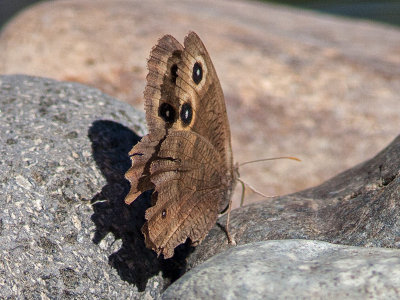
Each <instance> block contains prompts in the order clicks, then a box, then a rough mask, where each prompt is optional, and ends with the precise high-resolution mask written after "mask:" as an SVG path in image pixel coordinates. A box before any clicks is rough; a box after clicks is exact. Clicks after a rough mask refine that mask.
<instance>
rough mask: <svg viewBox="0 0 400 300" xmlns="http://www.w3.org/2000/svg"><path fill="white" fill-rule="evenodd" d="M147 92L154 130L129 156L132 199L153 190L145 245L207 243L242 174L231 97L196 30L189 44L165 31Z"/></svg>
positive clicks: (166, 251)
mask: <svg viewBox="0 0 400 300" xmlns="http://www.w3.org/2000/svg"><path fill="white" fill-rule="evenodd" d="M148 69H149V73H148V75H147V86H146V89H145V91H144V97H145V110H146V120H147V125H148V128H149V134H147V135H146V136H144V137H143V138H142V140H141V141H140V142H139V143H138V144H136V145H135V146H134V147H133V148H132V150H131V151H130V152H129V155H130V157H131V160H132V167H131V168H130V169H129V170H128V172H127V173H126V175H125V176H126V178H127V179H128V180H129V181H130V183H131V189H130V192H129V194H128V195H127V197H126V199H125V202H126V203H127V204H130V203H132V202H133V201H134V200H135V199H136V198H137V197H138V196H139V195H140V194H141V193H143V192H145V191H147V190H151V189H154V192H153V194H152V206H151V207H150V208H148V209H147V211H146V214H145V218H146V223H145V224H144V225H143V227H142V232H143V234H144V236H145V243H146V246H147V247H148V248H151V249H153V250H154V251H155V252H156V253H157V254H158V255H160V254H163V255H164V258H170V257H172V256H173V254H174V249H175V247H176V246H178V245H179V244H181V243H184V242H185V241H186V240H187V238H189V239H190V240H191V242H192V244H194V245H196V244H198V243H200V242H201V241H202V240H203V238H204V237H205V236H206V234H207V233H208V231H209V230H210V229H211V227H212V226H213V225H214V224H215V222H216V220H217V216H218V214H219V213H220V212H221V211H223V210H224V209H226V207H227V206H228V205H229V203H230V198H231V194H232V191H233V189H234V186H235V183H236V179H237V167H235V166H234V165H233V158H232V149H231V136H230V129H229V123H228V117H227V114H226V108H225V100H224V95H223V92H222V88H221V85H220V83H219V80H218V77H217V74H216V72H215V69H214V66H213V64H212V62H211V59H210V56H209V55H208V52H207V50H206V48H205V47H204V45H203V43H202V42H201V40H200V38H199V37H198V36H197V34H196V33H194V32H190V33H189V34H188V36H187V37H186V38H185V41H184V46H182V45H181V44H180V43H179V42H178V41H177V40H176V39H175V38H174V37H172V36H170V35H165V36H164V37H162V38H161V39H160V40H159V41H158V43H157V45H155V46H154V47H153V49H152V50H151V53H150V58H149V60H148Z"/></svg>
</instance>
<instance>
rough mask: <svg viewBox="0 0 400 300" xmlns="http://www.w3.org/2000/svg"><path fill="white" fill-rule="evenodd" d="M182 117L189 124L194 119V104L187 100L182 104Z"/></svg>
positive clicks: (183, 121)
mask: <svg viewBox="0 0 400 300" xmlns="http://www.w3.org/2000/svg"><path fill="white" fill-rule="evenodd" d="M180 117H181V120H182V123H183V124H184V125H189V124H190V122H191V121H192V117H193V111H192V105H191V104H190V103H189V102H186V103H184V104H183V105H182V108H181V113H180Z"/></svg>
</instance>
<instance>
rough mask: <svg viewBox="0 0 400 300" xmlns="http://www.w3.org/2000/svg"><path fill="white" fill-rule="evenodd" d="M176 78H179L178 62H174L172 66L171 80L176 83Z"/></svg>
mask: <svg viewBox="0 0 400 300" xmlns="http://www.w3.org/2000/svg"><path fill="white" fill-rule="evenodd" d="M176 78H178V66H177V64H174V65H172V67H171V81H172V82H173V83H176Z"/></svg>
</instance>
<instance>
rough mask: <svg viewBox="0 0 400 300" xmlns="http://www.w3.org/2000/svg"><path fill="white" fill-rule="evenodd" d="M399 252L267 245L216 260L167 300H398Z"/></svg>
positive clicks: (247, 247) (171, 291)
mask: <svg viewBox="0 0 400 300" xmlns="http://www.w3.org/2000/svg"><path fill="white" fill-rule="evenodd" d="M399 270H400V250H397V249H382V248H368V249H367V248H360V247H349V246H340V245H333V244H329V243H325V242H318V241H309V240H285V241H268V242H258V243H252V244H247V245H244V246H238V247H235V248H232V249H229V250H227V251H225V252H224V253H221V254H219V255H216V256H214V257H212V258H211V259H209V260H208V261H206V262H205V263H204V264H202V265H201V266H199V267H197V268H195V269H193V270H191V271H189V272H188V273H186V274H185V275H183V276H182V277H181V278H180V279H179V280H178V281H176V282H175V283H173V284H172V285H171V286H170V287H169V288H168V289H167V290H166V291H165V292H164V294H163V299H310V298H311V299H349V298H350V299H367V298H368V299H371V298H375V299H383V298H384V299H398V298H399V297H400V271H399Z"/></svg>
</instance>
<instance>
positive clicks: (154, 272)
mask: <svg viewBox="0 0 400 300" xmlns="http://www.w3.org/2000/svg"><path fill="white" fill-rule="evenodd" d="M0 112H1V116H2V118H1V119H0V142H1V144H2V145H3V147H2V148H1V149H0V167H1V171H2V172H1V173H0V257H1V263H0V274H1V276H0V294H1V295H2V297H17V298H39V297H42V298H43V297H44V298H46V297H48V298H68V297H69V298H158V297H160V296H161V295H162V291H163V290H165V288H167V287H168V286H169V285H170V283H171V282H173V281H174V280H176V279H178V278H179V277H181V275H182V274H183V273H184V272H185V271H186V270H189V269H193V268H194V267H195V266H198V265H199V264H201V263H203V262H204V261H206V260H208V259H210V258H211V259H212V260H210V263H211V264H213V259H217V261H218V259H221V257H222V259H225V258H224V257H225V256H226V255H227V256H228V257H230V255H234V256H235V255H238V254H237V253H242V252H240V251H242V249H247V250H244V252H243V253H247V255H245V256H246V257H248V259H252V260H251V261H252V262H255V261H256V260H255V258H256V255H253V254H252V251H253V252H257V251H258V249H259V247H261V248H263V249H264V247H266V249H267V248H268V247H270V246H269V245H275V246H272V250H268V251H275V250H274V249H278V253H279V255H281V258H280V259H283V257H284V256H283V254H282V252H283V251H281V250H279V249H287V250H286V253H287V255H289V258H290V257H292V256H290V253H292V252H293V250H290V249H293V248H296V247H297V248H298V247H300V246H299V244H301V245H302V246H301V247H302V249H307V251H306V250H304V251H300V252H304V253H302V255H303V256H299V257H300V258H301V259H305V258H307V253H310V256H311V257H314V258H315V257H316V256H312V255H313V253H314V254H315V253H317V254H318V251H319V250H318V249H323V251H325V253H326V257H325V259H329V257H331V260H330V263H332V264H334V263H335V266H337V264H338V263H341V264H343V260H344V259H345V258H346V257H347V256H349V255H350V254H351V253H353V252H352V251H353V250H354V249H356V250H354V251H355V252H354V253H363V254H360V255H363V256H362V257H363V260H362V261H361V262H360V264H358V265H355V266H354V265H353V267H354V268H353V267H352V266H349V269H345V270H344V271H343V273H342V274H343V276H344V277H345V276H347V275H346V274H349V272H350V274H353V273H352V272H355V270H356V268H357V267H360V268H361V267H362V272H361V273H362V274H363V276H364V277H362V278H367V274H369V273H368V272H372V274H374V273H373V272H374V271H376V270H381V269H382V268H386V270H387V272H384V271H382V272H381V271H379V272H381V273H382V275H380V276H379V277H376V278H375V277H374V278H373V279H371V280H372V281H368V282H367V281H365V282H366V283H365V284H368V285H369V284H372V286H373V287H375V286H376V287H378V286H380V285H382V284H383V283H384V284H386V285H385V287H389V288H390V289H388V290H387V293H386V294H383V296H384V297H391V296H392V294H393V295H397V294H396V293H398V281H396V280H397V278H398V276H394V275H395V269H394V268H395V267H396V266H397V268H398V260H393V257H394V255H395V254H394V253H396V255H398V256H397V257H399V254H398V252H397V251H395V250H390V251H389V250H385V249H362V248H353V247H342V246H334V245H328V246H327V244H325V243H319V242H315V241H297V242H293V241H292V242H285V241H279V242H271V243H272V244H269V243H260V244H251V245H248V246H244V245H245V244H250V243H253V242H259V241H266V240H273V239H274V240H277V239H282V240H283V239H310V240H311V239H314V240H320V241H328V242H333V243H338V244H346V245H356V246H363V247H371V246H378V247H391V248H399V246H400V240H399V230H400V228H399V225H400V222H399V218H400V217H399V216H400V213H399V209H398V207H397V206H396V204H397V202H398V199H399V198H400V197H399V178H398V169H399V165H400V155H399V149H400V137H398V138H397V139H395V140H394V141H393V142H392V144H391V145H389V146H388V147H387V148H386V149H384V150H383V151H382V152H380V153H379V154H378V155H377V156H376V157H375V158H373V159H371V160H369V161H366V162H365V163H362V164H360V165H358V166H355V167H354V168H352V169H350V170H348V171H346V172H344V173H342V174H339V175H338V176H337V177H335V178H332V179H331V180H329V181H327V182H325V183H324V184H322V185H320V186H318V187H315V188H312V189H309V190H305V191H302V192H299V193H296V194H292V195H288V196H284V197H280V198H275V199H272V200H267V201H265V202H263V203H258V204H253V205H249V206H246V207H242V208H240V209H237V210H234V211H232V214H231V223H230V232H231V234H233V236H234V238H235V240H236V242H237V243H238V245H242V246H244V248H242V246H238V247H237V248H236V247H235V248H233V249H228V248H230V247H231V246H229V247H228V245H227V243H226V242H227V239H226V235H225V233H224V231H223V230H222V229H221V226H220V225H218V224H217V225H216V226H215V227H214V228H213V229H212V230H211V231H210V233H209V234H208V236H207V237H206V239H205V240H204V241H203V242H202V244H200V245H199V246H198V247H196V248H195V249H193V248H192V247H190V245H189V243H186V244H184V245H181V246H179V247H178V248H177V249H176V250H175V256H174V257H173V258H172V259H168V260H163V259H162V258H157V257H156V255H155V253H154V252H153V251H151V250H149V249H146V248H145V245H144V241H143V235H142V234H141V232H140V228H141V227H142V225H143V223H144V212H145V210H146V209H147V208H148V207H149V205H150V197H149V193H144V194H143V195H142V196H141V197H140V198H138V199H137V200H135V201H134V203H133V204H132V205H130V206H127V205H125V203H124V198H125V196H126V194H127V192H128V189H129V185H128V182H127V181H126V180H125V179H124V173H125V172H126V170H127V169H128V168H129V167H130V160H129V157H128V155H127V153H128V151H129V150H130V149H131V147H132V146H133V145H134V144H135V143H136V142H137V141H138V140H139V138H140V136H141V135H143V134H144V133H145V130H144V125H143V124H144V118H143V114H141V113H138V112H137V111H135V110H134V109H133V108H132V107H131V106H129V105H127V104H124V103H121V102H119V101H117V100H114V99H113V98H111V97H109V96H107V95H104V94H102V93H101V92H100V91H98V90H95V89H92V88H88V87H85V86H82V85H80V84H76V83H66V82H57V81H54V80H50V79H45V78H37V77H29V76H22V75H13V76H4V75H3V76H0ZM129 127H131V128H132V130H131V129H129ZM225 218H226V216H224V217H222V218H220V219H219V223H220V224H224V223H225ZM273 243H275V244H273ZM291 243H292V244H291ZM293 243H294V244H293ZM296 243H297V244H296ZM321 245H322V246H321ZM335 247H336V248H335ZM268 249H271V248H268ZM332 249H334V250H332ZM337 249H340V250H337ZM223 251H225V252H224V253H221V252H223ZM236 251H237V252H236ZM260 251H264V250H260ZM335 251H339V252H340V251H342V252H343V253H345V254H343V257H344V258H343V259H342V258H341V257H340V255H337V256H333V258H332V255H331V254H330V253H331V252H335ZM342 252H340V253H342ZM217 253H221V254H220V255H219V256H216V257H215V258H212V257H213V256H215V254H217ZM235 253H236V254H235ZM346 253H347V254H346ZM367 253H372V254H371V255H375V256H371V257H369V256H368V254H367ZM279 255H278V256H279ZM346 255H347V256H346ZM260 257H263V256H262V255H261V256H260ZM271 257H272V258H271V261H273V257H275V256H271ZM318 257H319V258H321V259H320V260H318V259H319V258H318ZM318 257H317V258H315V259H314V258H313V259H314V261H316V262H315V264H316V265H317V266H321V267H320V268H319V269H318V268H317V269H316V271H315V272H314V271H313V268H311V267H310V269H307V268H306V271H307V272H308V271H310V272H314V273H313V274H314V275H315V277H313V278H320V280H326V282H329V284H332V285H334V284H335V282H333V283H332V282H330V279H329V278H330V277H329V276H330V275H329V274H328V273H326V274H325V275H326V276H327V277H324V276H322V275H321V276H320V277H318V274H319V273H318V272H320V273H321V274H322V273H323V272H324V270H326V269H324V266H325V260H324V258H323V257H322V256H318ZM290 259H293V258H290ZM370 261H376V264H372V265H370V267H369V269H368V268H366V269H364V267H363V266H365V265H366V264H368V262H370ZM266 262H268V260H266ZM218 263H219V262H218ZM326 263H328V262H326ZM209 265H210V264H209V262H206V263H205V264H204V266H205V267H204V268H207V270H209V271H207V272H210V273H211V274H218V272H216V271H215V268H214V267H213V268H210V269H208V266H209ZM258 265H259V266H260V268H258V269H257V268H252V267H251V268H250V267H249V268H248V269H246V263H243V264H241V265H240V268H241V270H250V271H249V272H250V273H251V274H257V272H264V273H265V272H266V269H264V268H263V267H262V264H261V263H260V262H259V263H258ZM303 265H304V264H303ZM387 265H390V268H388V267H387ZM276 266H281V265H280V264H279V263H277V264H276ZM300 266H302V265H301V264H299V267H298V268H300ZM235 268H236V265H235ZM238 268H239V266H238ZM392 268H393V269H392ZM220 269H221V270H222V269H223V270H224V271H225V272H228V271H229V270H228V269H226V268H224V267H223V264H222V262H221V267H220ZM272 269H273V270H274V272H275V273H277V274H281V273H279V272H281V271H282V270H281V269H279V267H278V268H276V267H274V266H271V270H272ZM300 269H301V268H300ZM198 270H199V271H198V272H203V271H202V270H203V266H200V269H198ZM204 270H206V269H204ZM301 270H302V269H301ZM301 270H300V271H301ZM346 270H347V271H346ZM364 270H365V272H364ZM194 271H195V272H197V271H196V269H194ZM303 271H304V270H303ZM306 271H304V272H306ZM204 272H206V271H204ZM231 272H234V271H232V270H231ZM363 272H364V273H363ZM250 273H249V274H250ZM264 273H262V274H264ZM21 274H23V279H21ZM190 274H191V273H188V277H189V281H188V282H190V280H191V279H190V278H191V276H192V275H190ZM388 274H390V276H389V275H388ZM314 275H313V276H314ZM210 276H211V275H210ZM271 276H273V275H271ZM299 276H300V275H299ZM332 276H333V275H332ZM393 276H394V277H396V278H395V279H393V278H392V277H393ZM249 278H250V279H249V280H251V281H252V282H253V286H252V292H254V293H255V296H256V295H257V293H258V292H259V291H260V289H262V288H264V282H263V280H264V277H263V276H262V278H260V280H259V281H257V282H254V281H253V279H251V277H249ZM324 278H325V279H324ZM387 278H389V279H387ZM275 279H276V280H275V281H274V284H276V285H280V283H279V278H277V277H276V278H275ZM342 279H343V278H342V277H341V278H340V281H338V282H337V283H338V284H343V286H340V288H343V289H344V286H345V285H346V284H347V283H349V282H350V283H349V284H350V288H351V289H349V291H350V292H351V293H353V292H354V293H359V294H357V295H360V296H363V295H365V293H368V295H378V294H377V293H380V292H381V291H383V290H381V289H380V288H376V289H374V290H367V291H366V290H365V289H362V290H360V288H359V286H360V285H362V284H364V283H359V282H358V281H355V280H353V281H352V279H351V276H350V279H346V278H344V279H343V281H341V280H342ZM183 280H185V279H183ZM183 280H182V281H180V280H179V281H177V283H176V284H175V287H174V286H172V287H171V289H170V290H168V291H167V292H166V293H165V294H164V295H163V296H164V297H165V298H168V297H170V295H171V297H173V295H175V294H171V293H178V294H179V293H182V292H183V291H187V288H186V287H184V285H185V284H186V283H185V281H183ZM213 280H214V281H215V279H213ZM243 280H246V279H243ZM299 280H300V279H299ZM365 280H366V279H365ZM182 282H183V283H182ZM245 282H247V283H248V281H245ZM318 282H322V281H318ZM371 282H372V283H371ZM247 283H246V284H247ZM314 283H315V282H314ZM215 284H217V285H215V288H216V289H218V288H222V284H224V282H222V281H221V282H220V284H221V285H218V284H219V283H215ZM302 284H304V285H305V286H306V287H307V284H309V285H312V284H313V281H312V280H311V279H310V280H308V281H307V280H306V281H305V282H302ZM396 284H397V285H396ZM258 285H261V287H258ZM211 286H212V285H210V289H200V290H201V291H202V292H204V293H207V292H210V291H212V289H211ZM213 286H214V285H213ZM392 287H393V288H392ZM299 288H300V287H299ZM347 288H349V287H347ZM189 289H190V288H189ZM223 289H224V290H223V291H224V292H225V293H227V294H229V295H230V293H235V291H236V289H237V285H233V286H232V289H228V287H226V286H224V287H223ZM339 290H340V291H341V289H339ZM191 292H196V293H197V292H198V288H197V287H193V288H192V291H191ZM322 292H324V291H322ZM327 292H328V290H327ZM304 293H307V290H306V289H304ZM187 295H189V292H188V293H187ZM349 295H352V294H349ZM306 296H307V295H306V294H305V297H306Z"/></svg>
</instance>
